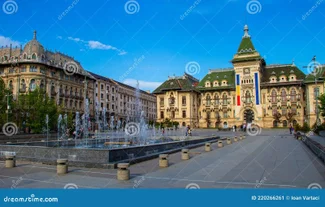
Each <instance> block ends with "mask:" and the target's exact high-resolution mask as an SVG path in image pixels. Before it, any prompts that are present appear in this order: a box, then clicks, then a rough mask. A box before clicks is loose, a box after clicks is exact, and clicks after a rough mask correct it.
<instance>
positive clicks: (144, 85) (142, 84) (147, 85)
mask: <svg viewBox="0 0 325 207" xmlns="http://www.w3.org/2000/svg"><path fill="white" fill-rule="evenodd" d="M123 83H124V84H127V85H130V86H133V87H137V80H136V79H125V80H124V81H123ZM161 84H162V83H161V82H150V81H143V80H139V88H140V89H142V90H150V91H151V92H152V91H153V90H155V89H156V88H158V86H160V85H161Z"/></svg>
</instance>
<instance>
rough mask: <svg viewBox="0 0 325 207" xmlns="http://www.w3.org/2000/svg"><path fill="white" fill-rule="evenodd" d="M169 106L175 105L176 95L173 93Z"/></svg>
mask: <svg viewBox="0 0 325 207" xmlns="http://www.w3.org/2000/svg"><path fill="white" fill-rule="evenodd" d="M169 104H170V105H174V104H175V97H174V94H173V93H171V94H170V97H169Z"/></svg>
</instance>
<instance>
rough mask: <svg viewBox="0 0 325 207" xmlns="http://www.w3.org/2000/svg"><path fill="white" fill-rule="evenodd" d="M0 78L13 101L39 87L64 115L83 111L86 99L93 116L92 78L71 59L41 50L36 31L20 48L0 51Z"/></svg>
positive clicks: (1, 49) (6, 48) (7, 48)
mask: <svg viewBox="0 0 325 207" xmlns="http://www.w3.org/2000/svg"><path fill="white" fill-rule="evenodd" d="M69 65H70V66H72V67H73V70H74V71H73V73H71V74H69V73H66V72H65V70H66V69H67V67H68V66H69ZM0 78H2V79H3V81H4V83H5V85H6V86H7V88H9V89H11V90H12V92H13V96H14V99H17V98H18V97H19V94H24V93H28V92H29V91H33V90H35V89H36V88H37V87H39V88H41V89H44V90H45V91H46V92H47V94H48V95H49V96H50V97H51V98H52V99H55V101H56V103H57V104H58V105H61V106H63V108H64V109H65V110H66V112H76V111H83V109H84V103H85V99H86V98H87V99H88V100H89V108H90V114H91V115H93V112H94V110H93V109H94V108H93V106H94V105H93V101H92V100H93V98H94V97H93V94H94V84H95V78H94V77H92V76H91V75H90V74H89V73H88V72H87V71H85V70H84V69H83V68H82V66H81V64H80V63H79V62H78V61H76V60H74V59H73V58H72V57H69V56H67V55H65V54H62V53H60V52H52V51H49V50H45V49H44V47H43V46H42V45H41V43H40V42H39V41H37V36H36V31H35V32H34V37H33V39H32V40H31V41H29V42H28V43H27V44H26V45H25V46H24V48H22V46H21V47H20V48H18V47H15V48H13V47H12V46H11V45H10V46H9V47H8V46H6V47H2V48H0Z"/></svg>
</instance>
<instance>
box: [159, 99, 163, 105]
mask: <svg viewBox="0 0 325 207" xmlns="http://www.w3.org/2000/svg"><path fill="white" fill-rule="evenodd" d="M159 104H160V106H164V98H160V103H159Z"/></svg>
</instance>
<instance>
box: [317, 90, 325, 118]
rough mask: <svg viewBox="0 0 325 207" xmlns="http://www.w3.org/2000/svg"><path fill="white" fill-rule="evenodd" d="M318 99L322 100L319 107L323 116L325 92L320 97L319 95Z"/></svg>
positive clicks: (324, 114)
mask: <svg viewBox="0 0 325 207" xmlns="http://www.w3.org/2000/svg"><path fill="white" fill-rule="evenodd" d="M318 100H319V101H320V103H319V105H318V107H319V109H320V112H321V116H323V117H325V94H324V93H323V94H321V95H320V96H319V97H318Z"/></svg>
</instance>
